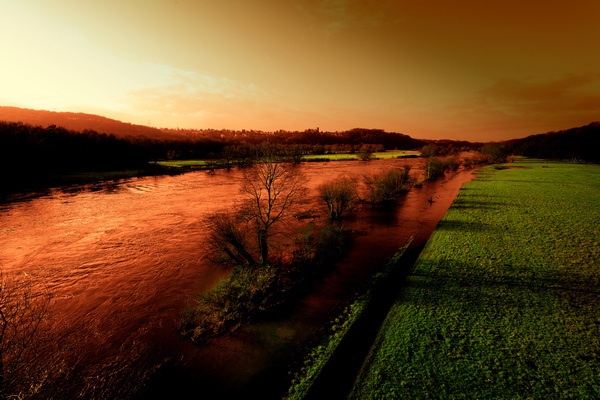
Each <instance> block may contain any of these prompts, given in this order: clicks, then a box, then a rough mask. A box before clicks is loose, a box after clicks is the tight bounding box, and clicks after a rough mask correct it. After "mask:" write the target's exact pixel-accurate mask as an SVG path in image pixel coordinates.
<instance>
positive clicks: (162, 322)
mask: <svg viewBox="0 0 600 400" xmlns="http://www.w3.org/2000/svg"><path fill="white" fill-rule="evenodd" d="M403 165H410V166H411V167H412V171H413V173H414V174H418V173H422V166H423V160H421V159H408V160H381V161H372V162H368V163H364V162H331V163H305V164H303V165H302V166H300V167H299V172H301V173H302V174H304V176H305V178H306V182H307V186H308V187H309V189H312V191H311V193H312V194H311V195H310V196H308V197H307V199H306V203H305V204H304V205H303V206H302V207H304V209H310V210H312V211H314V212H315V214H316V218H315V221H316V222H317V223H319V222H320V221H321V222H322V221H324V209H323V207H322V205H321V204H320V203H319V201H318V198H317V197H316V191H315V190H314V189H315V188H316V187H317V186H318V185H320V184H322V183H324V182H326V181H329V180H331V179H335V178H337V177H339V176H345V175H347V176H352V177H356V178H357V179H358V181H359V182H360V181H362V176H363V175H369V174H374V173H377V172H380V171H383V170H386V169H389V168H392V167H400V166H403ZM241 178H242V175H241V173H240V172H239V171H230V172H227V171H217V172H216V173H215V174H207V173H205V172H193V173H188V174H185V175H180V176H165V177H145V178H136V179H131V180H124V181H120V182H115V183H107V184H96V185H81V186H73V187H70V188H63V189H61V190H51V191H49V192H47V193H41V194H39V195H38V196H28V197H27V198H19V197H18V196H17V197H15V198H12V199H8V200H7V201H6V202H5V203H4V204H2V205H0V266H1V267H2V271H3V272H5V273H9V274H15V275H18V276H25V274H26V275H27V276H29V277H32V279H33V280H34V281H35V282H36V283H37V285H36V287H37V288H38V290H40V291H41V290H43V291H49V292H50V293H51V295H52V296H53V297H54V299H55V301H54V306H53V308H52V317H53V319H54V320H59V321H65V322H67V323H69V324H77V325H78V326H81V327H82V328H81V332H85V334H83V333H82V334H81V338H79V339H77V340H78V342H81V343H83V347H84V348H85V347H87V349H85V351H86V353H85V354H86V355H87V356H86V360H87V362H88V364H90V365H92V364H93V366H91V367H89V368H88V370H89V371H93V372H94V373H95V374H98V373H99V371H100V372H101V374H102V375H103V376H104V378H103V379H104V380H103V382H107V381H108V382H110V379H107V378H106V376H110V375H111V374H115V375H116V374H117V373H118V374H121V375H122V374H123V372H124V371H125V373H127V371H128V369H135V368H139V369H142V368H149V367H152V366H156V365H162V366H161V367H160V368H158V369H157V370H156V371H155V373H154V374H153V376H152V380H151V381H150V383H149V384H148V385H147V386H146V389H145V391H144V392H143V395H144V397H145V398H161V397H162V396H163V395H166V394H170V395H173V394H180V395H183V394H186V393H189V392H195V393H198V391H201V392H202V393H203V397H204V398H224V397H237V396H238V395H239V394H241V393H248V392H250V391H254V392H257V393H261V394H263V395H264V396H265V397H268V396H270V395H272V396H275V395H276V394H277V385H271V388H270V390H269V389H268V388H266V387H263V386H261V384H262V382H264V378H265V377H269V376H276V375H277V374H275V375H273V372H274V371H275V372H278V371H281V370H282V369H284V368H285V366H286V360H287V359H288V358H289V356H290V355H291V354H293V353H294V352H295V351H297V350H298V349H299V348H300V347H301V346H302V345H304V344H305V343H307V341H308V340H309V338H310V336H311V334H313V333H314V332H315V331H316V330H317V329H318V328H319V327H320V326H322V324H323V323H325V322H326V321H327V319H328V318H329V317H331V315H333V314H335V313H336V312H337V311H339V310H340V309H341V308H342V307H343V306H344V305H345V303H346V302H347V301H348V299H349V298H350V297H351V296H352V295H353V294H354V293H356V291H358V290H360V289H361V287H362V286H363V285H364V282H365V281H366V278H367V277H368V276H369V275H370V274H371V273H372V272H373V271H374V270H375V269H376V268H378V267H379V266H381V265H382V264H383V263H385V261H386V260H387V259H388V258H389V257H390V256H391V255H393V254H394V252H395V251H396V250H397V249H398V248H399V247H401V246H403V245H404V244H405V243H406V242H407V240H408V239H409V238H410V237H415V242H414V243H413V246H416V245H418V244H419V243H420V242H422V241H424V240H426V239H427V237H428V236H429V234H430V233H431V231H432V230H433V227H434V226H435V225H436V224H437V221H439V219H440V218H441V217H442V216H443V214H444V213H445V212H446V210H447V208H448V207H449V205H450V204H451V202H452V200H453V199H454V197H455V196H456V193H457V192H458V189H459V188H460V186H461V185H462V183H464V182H465V181H467V180H469V179H471V174H470V173H469V172H462V173H459V174H457V175H455V176H454V177H452V178H451V179H445V180H442V181H439V182H435V183H426V184H424V185H423V187H422V188H414V189H413V190H411V192H409V193H408V194H407V195H406V196H405V197H404V198H403V199H402V200H401V201H400V204H399V205H398V207H396V208H393V209H371V208H363V209H360V210H357V212H355V213H354V215H353V216H352V218H350V219H349V220H348V222H347V224H348V225H351V226H352V227H353V228H354V229H357V230H359V231H361V232H363V233H364V234H363V235H360V236H358V237H357V240H356V246H355V247H354V249H353V250H352V252H351V253H350V254H349V256H348V257H347V258H346V259H345V260H344V261H343V262H341V263H340V265H339V266H338V268H337V269H336V270H335V271H334V272H332V273H331V274H329V275H328V276H327V277H326V278H324V279H323V280H322V281H320V282H318V283H317V285H316V288H315V290H314V292H313V293H312V294H311V295H309V296H308V297H307V298H305V299H303V300H302V301H300V302H299V304H297V305H296V306H295V307H294V308H293V309H292V310H290V311H289V312H288V313H286V315H284V316H281V317H279V318H278V319H277V320H270V321H264V322H261V323H256V324H253V325H251V326H249V327H247V328H246V329H243V330H241V331H239V332H237V333H236V334H234V335H230V336H226V337H224V338H221V339H219V340H216V341H214V342H212V343H210V344H208V345H205V346H194V345H191V344H190V343H189V342H188V341H186V340H182V339H180V338H179V337H178V335H177V333H176V331H175V329H174V327H173V326H174V320H175V319H177V317H178V315H179V312H180V311H181V310H182V309H183V308H184V307H185V306H186V305H189V304H190V303H191V302H192V301H193V299H194V297H195V295H196V293H199V292H203V291H206V290H208V289H209V288H210V287H211V286H212V285H214V284H215V283H216V282H217V281H218V279H219V278H221V277H223V276H224V275H225V274H226V273H227V272H226V271H223V270H220V269H219V268H215V267H214V266H211V265H210V264H209V262H208V261H207V260H206V259H205V258H204V249H205V246H206V243H205V240H206V230H205V229H204V224H205V222H206V217H207V215H209V214H210V213H211V212H213V211H215V210H219V209H225V208H233V209H234V208H235V207H236V205H238V204H239V202H240V201H242V200H243V198H242V195H241V194H240V191H239V187H240V183H241ZM115 360H117V361H115ZM115 362H122V363H123V364H126V366H125V367H122V368H121V367H119V368H116V370H118V372H116V371H115ZM90 373H91V372H90ZM131 376H134V374H132V375H131ZM143 377H144V378H145V377H146V376H143ZM86 379H88V380H89V379H94V378H89V377H88V378H86ZM132 379H133V378H132ZM118 381H119V379H118V378H117V377H116V378H115V379H114V380H113V382H118ZM105 384H106V383H105ZM108 384H110V383H108ZM99 385H100V384H99ZM100 386H101V385H100ZM107 390H108V389H107ZM97 395H98V393H95V394H94V397H95V396H97Z"/></svg>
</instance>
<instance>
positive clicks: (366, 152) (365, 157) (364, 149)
mask: <svg viewBox="0 0 600 400" xmlns="http://www.w3.org/2000/svg"><path fill="white" fill-rule="evenodd" d="M373 153H374V151H373V147H372V146H371V145H368V144H364V145H362V146H361V147H360V149H358V158H359V159H361V160H362V161H369V160H372V159H373Z"/></svg>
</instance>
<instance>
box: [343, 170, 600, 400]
mask: <svg viewBox="0 0 600 400" xmlns="http://www.w3.org/2000/svg"><path fill="white" fill-rule="evenodd" d="M506 166H507V167H526V168H527V169H513V168H511V169H504V170H500V169H497V168H498V167H497V166H488V167H485V168H483V169H482V170H481V173H480V174H479V176H478V178H477V179H476V180H474V181H472V182H470V183H467V184H466V185H465V186H464V187H463V189H462V190H461V191H460V193H459V194H458V196H457V198H456V200H455V202H454V204H453V205H452V207H451V208H450V210H449V211H448V213H447V214H446V216H445V217H444V219H443V220H442V221H441V222H440V224H439V225H438V227H437V228H436V230H435V232H434V233H433V235H432V236H431V238H430V239H429V242H428V244H427V246H426V248H425V249H424V251H423V253H422V254H421V256H420V257H419V259H418V261H417V263H416V264H415V267H414V270H413V273H412V274H411V275H410V276H409V278H408V280H407V283H406V286H405V287H403V288H402V290H401V294H400V297H399V298H398V300H397V302H396V303H395V305H394V306H393V307H392V309H391V310H390V312H389V314H388V317H387V319H386V321H385V322H384V324H383V326H382V329H381V331H380V332H379V335H378V338H377V340H376V342H375V345H374V346H373V348H372V350H371V353H370V355H369V357H368V358H367V360H366V362H365V364H364V365H363V368H362V370H361V374H360V375H359V377H358V380H357V383H356V385H355V387H354V391H353V394H352V396H351V397H352V398H357V399H359V398H360V399H363V398H419V399H422V398H539V399H542V398H544V399H549V398H552V399H558V398H599V397H600V380H599V377H600V313H599V311H598V310H600V296H599V295H600V289H599V288H600V243H599V242H600V213H599V211H598V205H599V204H600V166H598V165H585V164H574V163H560V162H546V161H534V160H523V161H520V162H517V163H512V164H507V165H506Z"/></svg>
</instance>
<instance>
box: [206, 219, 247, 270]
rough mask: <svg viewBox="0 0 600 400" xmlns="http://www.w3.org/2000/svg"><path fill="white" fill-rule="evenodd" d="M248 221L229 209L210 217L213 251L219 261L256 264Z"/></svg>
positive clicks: (209, 226) (209, 225) (209, 229)
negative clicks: (250, 242)
mask: <svg viewBox="0 0 600 400" xmlns="http://www.w3.org/2000/svg"><path fill="white" fill-rule="evenodd" d="M246 224H247V221H244V220H243V219H242V218H241V216H240V215H236V214H234V213H231V212H228V211H222V212H216V213H214V214H212V215H210V216H209V218H208V231H209V232H210V247H211V250H212V251H211V252H210V253H212V254H213V255H214V256H216V258H217V260H216V261H219V262H223V261H225V262H233V263H234V264H236V265H254V264H256V260H255V257H254V256H253V255H252V247H251V246H250V244H249V243H248V238H247V236H248V230H247V229H246Z"/></svg>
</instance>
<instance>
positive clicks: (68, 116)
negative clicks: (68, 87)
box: [0, 106, 181, 139]
mask: <svg viewBox="0 0 600 400" xmlns="http://www.w3.org/2000/svg"><path fill="white" fill-rule="evenodd" d="M0 121H7V122H23V123H25V124H30V125H39V126H42V127H44V128H45V127H48V126H50V125H56V126H62V127H64V128H66V129H69V130H73V131H78V132H82V131H84V130H86V129H87V130H93V131H96V132H98V133H107V134H112V135H115V136H116V137H118V138H127V137H147V138H152V139H165V138H169V139H181V136H179V135H175V134H166V133H165V132H163V131H162V130H160V129H157V128H151V127H148V126H143V125H134V124H130V123H126V122H121V121H117V120H115V119H110V118H106V117H101V116H99V115H93V114H84V113H73V112H56V111H44V110H30V109H26V108H18V107H2V106H0Z"/></svg>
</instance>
